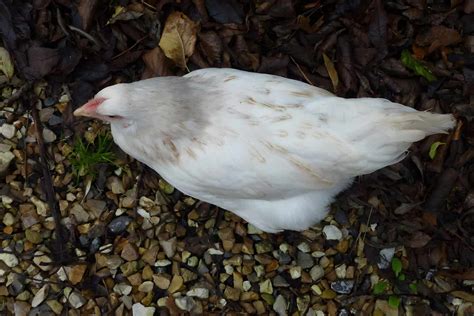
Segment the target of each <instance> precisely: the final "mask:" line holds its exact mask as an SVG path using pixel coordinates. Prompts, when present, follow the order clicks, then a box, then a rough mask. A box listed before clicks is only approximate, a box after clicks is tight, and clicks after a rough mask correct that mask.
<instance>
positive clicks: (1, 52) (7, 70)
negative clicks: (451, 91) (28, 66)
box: [0, 47, 15, 79]
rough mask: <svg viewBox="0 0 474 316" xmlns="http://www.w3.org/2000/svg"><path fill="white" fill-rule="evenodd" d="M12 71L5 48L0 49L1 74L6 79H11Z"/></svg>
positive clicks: (10, 61) (11, 63)
mask: <svg viewBox="0 0 474 316" xmlns="http://www.w3.org/2000/svg"><path fill="white" fill-rule="evenodd" d="M14 69H15V68H14V66H13V62H12V59H11V57H10V53H9V52H8V51H7V50H6V49H5V48H3V47H0V71H1V72H3V73H4V74H5V76H7V78H8V79H11V78H12V77H13V73H14Z"/></svg>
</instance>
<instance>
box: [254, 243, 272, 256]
mask: <svg viewBox="0 0 474 316" xmlns="http://www.w3.org/2000/svg"><path fill="white" fill-rule="evenodd" d="M272 250H273V247H272V244H271V243H269V242H260V243H258V244H255V251H256V252H257V253H258V254H262V253H267V252H271V251H272Z"/></svg>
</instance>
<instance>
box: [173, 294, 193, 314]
mask: <svg viewBox="0 0 474 316" xmlns="http://www.w3.org/2000/svg"><path fill="white" fill-rule="evenodd" d="M174 302H175V304H176V306H178V308H179V309H181V310H183V311H187V312H190V311H191V310H192V309H193V308H194V306H196V302H195V301H194V300H193V298H192V297H188V296H181V297H177V298H175V299H174Z"/></svg>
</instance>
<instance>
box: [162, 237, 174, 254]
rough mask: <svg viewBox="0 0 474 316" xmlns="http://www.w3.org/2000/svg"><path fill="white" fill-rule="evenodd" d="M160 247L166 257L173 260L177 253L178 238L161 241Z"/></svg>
mask: <svg viewBox="0 0 474 316" xmlns="http://www.w3.org/2000/svg"><path fill="white" fill-rule="evenodd" d="M160 246H161V247H162V248H163V250H164V252H165V254H166V256H167V257H168V258H170V259H172V258H173V256H174V254H175V253H176V237H173V238H171V239H169V240H160Z"/></svg>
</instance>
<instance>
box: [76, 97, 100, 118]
mask: <svg viewBox="0 0 474 316" xmlns="http://www.w3.org/2000/svg"><path fill="white" fill-rule="evenodd" d="M105 100H106V99H105V98H94V99H92V100H90V101H89V102H87V103H86V104H84V105H83V106H81V107H80V108H78V109H77V110H75V111H74V115H75V116H87V117H95V118H100V119H102V116H101V115H100V114H98V113H97V107H98V106H99V105H101V103H102V102H104V101H105Z"/></svg>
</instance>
